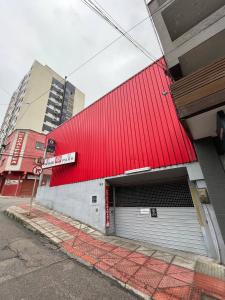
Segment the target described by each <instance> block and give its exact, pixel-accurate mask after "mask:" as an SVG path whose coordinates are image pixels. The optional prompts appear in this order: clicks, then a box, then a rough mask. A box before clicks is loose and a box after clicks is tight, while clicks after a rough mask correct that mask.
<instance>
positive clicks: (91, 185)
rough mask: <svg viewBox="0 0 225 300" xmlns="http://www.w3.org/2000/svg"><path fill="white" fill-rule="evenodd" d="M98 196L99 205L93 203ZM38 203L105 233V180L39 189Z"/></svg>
mask: <svg viewBox="0 0 225 300" xmlns="http://www.w3.org/2000/svg"><path fill="white" fill-rule="evenodd" d="M92 196H97V203H92ZM36 200H37V202H39V203H40V204H42V205H44V206H47V207H48V208H50V209H54V210H56V211H59V212H61V213H63V214H65V215H68V216H70V217H73V218H75V219H76V220H80V221H81V222H83V223H86V224H88V225H90V226H93V227H94V228H96V229H98V230H100V231H102V232H104V233H105V180H104V179H97V180H91V181H83V182H78V183H72V184H66V185H60V186H55V187H49V186H41V187H39V188H38V191H37V196H36Z"/></svg>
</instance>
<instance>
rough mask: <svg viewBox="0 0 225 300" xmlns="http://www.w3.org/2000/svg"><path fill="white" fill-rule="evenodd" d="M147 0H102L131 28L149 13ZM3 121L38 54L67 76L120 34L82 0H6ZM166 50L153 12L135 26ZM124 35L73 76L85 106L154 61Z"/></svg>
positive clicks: (0, 33)
mask: <svg viewBox="0 0 225 300" xmlns="http://www.w3.org/2000/svg"><path fill="white" fill-rule="evenodd" d="M144 1H145V0H122V1H121V0H97V2H98V3H99V4H100V5H101V6H102V7H103V8H104V9H105V10H106V11H107V12H109V13H110V15H111V16H113V18H114V19H115V20H116V21H117V22H118V23H119V24H120V25H121V26H122V27H123V28H124V29H125V30H129V29H130V28H131V27H133V26H134V25H135V24H137V23H139V22H140V21H142V20H144V19H145V18H146V17H147V16H148V12H147V9H146V7H145V2H144ZM0 20H1V26H0V37H1V38H0V124H1V123H2V120H3V117H4V115H5V111H6V109H7V105H5V104H8V103H9V100H10V97H11V95H12V93H13V91H14V90H15V89H16V88H17V86H18V84H19V82H20V80H21V79H22V78H23V76H24V75H25V74H26V72H27V71H28V70H29V68H30V67H31V65H32V63H33V61H34V60H35V59H36V60H38V61H40V62H41V63H42V64H47V65H48V66H49V67H51V68H52V69H53V70H54V71H56V72H57V73H59V74H60V75H61V76H63V77H64V76H66V75H68V74H69V73H71V72H72V71H73V70H74V69H76V68H77V67H79V66H80V65H81V64H83V63H84V62H86V61H87V60H88V59H89V58H90V57H91V56H93V55H94V54H95V53H96V52H98V51H100V50H101V49H103V48H104V47H105V46H107V45H108V44H109V43H110V42H112V41H113V40H114V39H116V38H117V37H119V36H120V34H119V33H118V32H117V31H116V30H115V29H114V28H112V27H111V26H110V25H109V24H107V23H106V22H105V21H104V20H103V19H102V18H100V17H99V16H98V15H96V14H95V13H94V12H93V11H92V10H90V9H89V8H88V7H87V6H86V5H85V4H83V3H82V1H81V0H35V1H31V0H20V1H18V0H0ZM129 34H130V35H132V37H133V38H134V39H135V40H137V41H138V42H139V43H140V44H141V45H142V46H143V47H144V48H146V49H147V50H148V51H149V52H150V53H151V54H152V57H154V59H156V58H159V57H160V56H162V54H161V52H160V48H159V46H158V43H157V39H156V37H155V34H154V30H153V27H152V24H151V21H150V19H149V18H147V19H146V20H144V21H143V22H142V23H141V24H140V25H138V26H137V27H135V28H134V29H133V30H132V31H130V32H129ZM151 63H152V60H151V59H149V58H147V57H146V56H145V55H144V54H143V53H141V52H140V51H139V50H138V49H137V48H136V47H134V46H133V45H132V44H131V43H130V42H129V41H127V40H126V39H125V38H124V37H122V38H121V39H119V40H118V41H117V42H115V43H114V44H112V45H111V46H110V47H108V48H107V49H106V50H105V51H103V52H101V54H99V55H98V56H97V57H95V59H93V60H91V61H90V62H88V63H87V64H86V65H85V66H84V67H82V68H80V69H79V70H78V71H77V72H75V73H73V74H72V75H71V76H69V77H68V80H69V81H70V82H71V83H73V84H74V85H75V86H76V87H78V88H79V89H80V90H81V91H83V92H84V93H85V106H88V105H90V104H91V103H93V102H94V101H96V100H98V99H99V98H100V97H101V96H103V95H105V94H106V93H107V92H109V91H110V90H112V89H113V88H115V87H116V86H118V85H119V84H121V83H122V82H124V81H125V80H127V79H128V78H130V77H131V76H133V75H134V74H136V73H137V72H138V71H140V70H142V69H144V68H145V67H146V66H148V65H150V64H151Z"/></svg>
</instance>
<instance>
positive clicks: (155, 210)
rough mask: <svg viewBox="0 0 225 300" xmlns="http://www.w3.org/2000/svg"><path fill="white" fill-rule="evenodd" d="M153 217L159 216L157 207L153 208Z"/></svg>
mask: <svg viewBox="0 0 225 300" xmlns="http://www.w3.org/2000/svg"><path fill="white" fill-rule="evenodd" d="M151 217H152V218H157V217H158V214H157V208H151Z"/></svg>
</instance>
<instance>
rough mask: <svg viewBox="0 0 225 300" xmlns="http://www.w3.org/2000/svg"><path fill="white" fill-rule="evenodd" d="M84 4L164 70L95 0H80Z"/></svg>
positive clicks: (163, 66)
mask: <svg viewBox="0 0 225 300" xmlns="http://www.w3.org/2000/svg"><path fill="white" fill-rule="evenodd" d="M81 1H82V2H83V3H84V4H85V5H86V6H88V7H89V8H90V9H91V10H93V11H94V12H95V13H96V14H97V15H99V16H100V17H101V18H103V19H104V20H105V21H106V22H107V23H108V24H109V25H111V26H112V27H113V28H114V29H116V30H117V31H118V32H119V33H120V34H121V35H122V36H124V37H125V38H126V39H127V40H128V41H129V42H130V43H132V45H133V46H134V47H136V48H137V49H138V50H139V51H141V52H142V53H143V54H144V55H145V56H146V57H147V58H149V59H150V60H151V61H153V62H155V63H157V64H158V66H159V67H160V68H162V69H163V70H164V71H166V68H165V65H163V64H161V63H159V62H157V59H156V58H155V57H154V56H153V55H152V54H151V53H150V52H149V51H148V50H147V49H146V48H144V47H143V46H142V45H141V44H140V43H139V42H137V41H136V40H135V39H134V38H133V37H132V36H131V35H130V34H129V33H128V32H127V31H125V29H124V28H123V27H122V26H121V25H120V24H119V23H118V22H117V21H116V20H115V19H114V18H113V17H112V16H111V15H110V14H109V13H108V12H107V11H106V10H105V9H104V8H103V7H102V6H100V4H99V3H98V2H97V1H92V0H81Z"/></svg>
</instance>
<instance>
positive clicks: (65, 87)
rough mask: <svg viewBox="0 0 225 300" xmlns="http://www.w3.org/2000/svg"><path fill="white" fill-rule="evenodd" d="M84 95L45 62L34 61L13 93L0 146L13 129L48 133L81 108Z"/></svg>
mask: <svg viewBox="0 0 225 300" xmlns="http://www.w3.org/2000/svg"><path fill="white" fill-rule="evenodd" d="M84 102H85V95H84V94H83V93H82V92H81V91H80V90H79V89H77V88H76V87H75V86H74V85H73V84H71V83H70V82H69V81H67V80H66V79H65V78H63V77H61V76H60V75H59V74H57V73H56V72H55V71H53V70H52V69H51V68H50V67H48V66H47V65H42V64H41V63H39V62H38V61H34V63H33V64H32V66H31V68H30V70H29V72H28V73H27V74H26V75H25V76H24V78H23V79H22V81H21V82H20V84H19V86H18V88H17V89H16V91H15V92H14V93H13V96H12V98H11V100H10V103H9V106H8V109H7V111H6V115H5V118H4V120H3V123H2V126H1V131H0V145H3V144H4V142H5V140H6V138H7V136H9V134H11V133H12V132H13V131H14V129H31V130H34V131H37V132H41V133H48V132H50V131H52V130H53V129H54V128H56V127H57V126H59V125H60V124H62V123H63V122H65V121H66V120H68V119H70V118H71V117H72V116H74V115H76V114H77V113H78V112H80V111H81V110H82V109H83V108H84Z"/></svg>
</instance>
